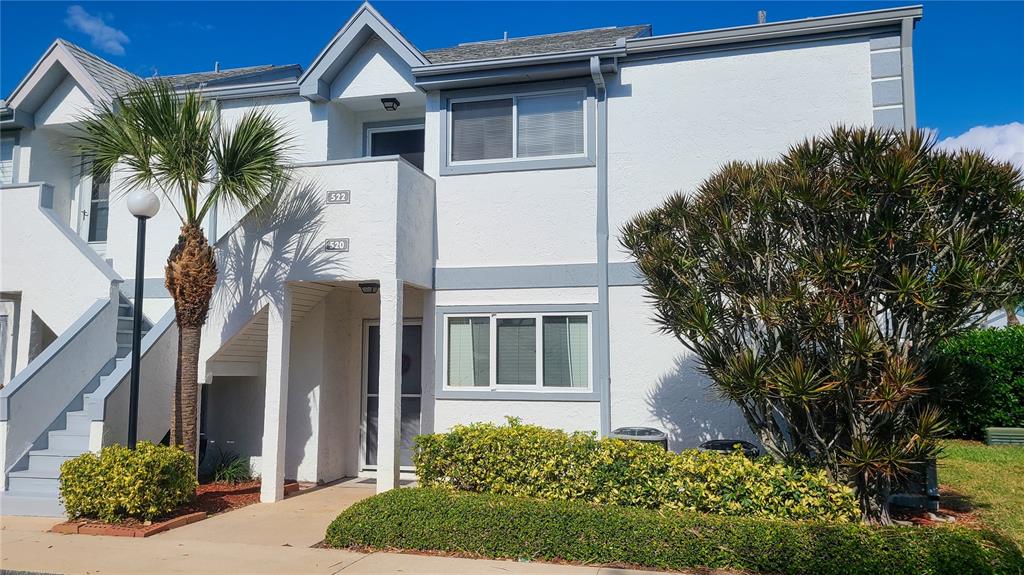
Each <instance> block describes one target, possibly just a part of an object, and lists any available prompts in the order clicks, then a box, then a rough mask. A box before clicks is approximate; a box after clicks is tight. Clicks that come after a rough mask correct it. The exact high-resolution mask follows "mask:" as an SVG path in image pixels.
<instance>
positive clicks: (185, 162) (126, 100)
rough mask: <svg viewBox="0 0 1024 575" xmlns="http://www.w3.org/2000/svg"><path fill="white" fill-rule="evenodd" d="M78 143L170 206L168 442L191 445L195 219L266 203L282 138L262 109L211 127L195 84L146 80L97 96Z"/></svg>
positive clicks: (202, 271)
mask: <svg viewBox="0 0 1024 575" xmlns="http://www.w3.org/2000/svg"><path fill="white" fill-rule="evenodd" d="M77 142H78V148H79V150H80V152H81V153H82V154H83V156H84V157H87V158H89V165H90V167H91V170H92V171H93V173H94V174H111V175H116V176H117V178H116V179H115V178H111V180H112V181H113V182H114V183H115V184H116V185H118V187H119V190H118V191H119V192H120V193H127V192H129V191H131V190H134V189H137V188H149V189H153V190H154V191H157V192H158V193H159V194H160V195H162V196H163V197H164V199H165V205H169V206H171V207H172V208H174V210H175V211H176V212H177V215H178V217H179V218H180V220H181V231H180V233H179V235H178V240H177V243H176V244H175V245H174V246H173V247H172V248H171V251H170V255H169V256H168V258H167V266H166V268H165V280H166V286H167V290H168V292H170V294H171V297H172V298H173V300H174V312H175V319H176V321H177V325H178V371H177V383H176V386H175V393H174V403H173V405H172V410H171V422H170V428H171V442H172V444H174V445H181V446H183V447H184V449H185V450H186V451H187V452H189V453H192V454H195V453H196V441H197V428H196V427H197V424H198V418H197V408H198V392H199V386H198V375H199V372H198V369H199V346H200V336H201V334H202V327H203V324H204V323H205V322H206V316H207V313H208V312H209V309H210V298H211V296H212V293H213V287H214V284H215V283H216V281H217V263H216V261H215V260H214V254H213V248H212V247H211V246H210V244H209V242H208V241H207V238H206V235H205V233H204V232H203V227H202V225H203V222H204V220H205V218H206V216H207V214H208V213H209V212H210V210H213V209H216V207H217V206H218V205H220V206H228V207H237V208H240V209H242V210H251V209H254V208H256V207H259V206H262V207H267V206H266V204H267V202H268V201H270V199H271V198H273V197H274V195H273V193H272V190H273V189H275V187H276V186H278V184H280V183H281V182H282V181H283V180H284V179H285V178H286V169H285V165H286V159H287V154H288V150H289V148H290V136H289V135H288V134H287V133H286V130H285V129H284V126H283V124H282V123H281V122H280V121H279V120H277V119H275V118H274V117H273V116H272V115H270V114H269V113H268V112H267V111H265V110H263V109H253V110H251V111H249V112H247V113H245V114H244V115H242V117H241V118H240V119H238V121H237V122H235V123H233V124H232V125H226V126H221V125H220V124H219V121H218V117H217V113H216V109H215V108H214V107H212V106H210V105H208V102H206V101H204V99H203V97H202V95H201V94H200V93H199V92H196V91H189V92H186V93H179V92H177V91H176V90H175V89H174V87H173V86H171V85H170V84H168V83H166V82H163V81H159V80H150V81H146V82H141V83H139V84H137V85H136V86H134V87H132V88H131V89H130V90H129V91H128V92H127V93H126V94H125V95H123V96H122V97H120V98H118V99H117V100H116V101H114V102H112V103H107V104H100V105H99V107H98V109H97V110H96V111H95V112H92V113H89V114H87V115H86V116H84V117H83V118H81V122H80V124H79V130H78V133H77Z"/></svg>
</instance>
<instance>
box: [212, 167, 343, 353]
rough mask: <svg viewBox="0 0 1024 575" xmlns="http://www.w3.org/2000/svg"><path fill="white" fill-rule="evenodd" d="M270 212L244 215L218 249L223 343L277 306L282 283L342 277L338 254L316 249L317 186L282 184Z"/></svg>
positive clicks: (319, 225)
mask: <svg viewBox="0 0 1024 575" xmlns="http://www.w3.org/2000/svg"><path fill="white" fill-rule="evenodd" d="M268 206H269V208H268V209H258V210H254V211H253V212H251V213H249V214H248V215H246V216H245V217H244V218H243V219H242V221H241V222H240V223H239V224H238V226H237V228H236V229H235V230H233V231H232V232H231V233H229V234H228V236H227V237H226V238H225V239H224V240H222V241H221V242H220V244H221V245H218V250H217V266H218V267H219V269H220V280H219V283H218V286H217V290H216V292H217V294H216V301H215V304H216V307H218V308H220V309H222V310H226V311H225V320H224V325H223V329H222V331H221V336H222V341H227V338H228V337H230V336H231V334H233V333H235V332H237V331H238V330H239V329H240V328H241V327H242V326H244V325H245V323H246V322H248V321H249V320H250V319H251V318H252V316H253V315H255V314H256V313H257V312H258V311H260V310H261V309H263V307H264V306H265V305H267V304H268V303H272V304H275V305H280V304H281V303H282V302H283V300H284V290H283V287H284V285H285V282H286V281H289V280H301V281H317V280H332V279H336V278H337V277H338V276H339V275H342V274H343V273H344V270H345V268H344V266H343V265H342V264H341V263H340V262H338V261H336V259H335V257H334V256H336V255H337V254H330V253H328V252H325V251H324V249H323V246H322V245H321V244H320V242H321V240H322V238H321V235H322V234H321V233H320V232H321V230H322V229H323V225H324V224H323V194H321V193H320V189H319V187H318V186H317V185H315V184H312V183H294V182H289V183H286V184H282V185H281V186H280V187H278V188H277V189H276V190H275V191H274V193H273V196H272V201H271V202H270V203H268Z"/></svg>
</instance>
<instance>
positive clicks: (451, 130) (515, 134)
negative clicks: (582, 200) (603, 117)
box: [445, 87, 590, 166]
mask: <svg viewBox="0 0 1024 575" xmlns="http://www.w3.org/2000/svg"><path fill="white" fill-rule="evenodd" d="M574 93H575V94H580V95H582V96H583V97H582V105H583V109H582V112H583V151H582V152H580V153H579V154H559V155H554V156H528V157H524V158H521V157H519V98H525V97H530V96H549V95H552V94H574ZM489 100H512V156H511V157H508V158H491V159H487V160H455V159H454V152H455V151H454V149H453V148H452V141H453V139H454V137H455V114H454V112H453V109H454V105H455V104H461V103H465V102H485V101H489ZM447 108H448V109H447V110H446V112H447V113H446V116H447V121H448V130H447V132H448V134H447V141H446V142H445V149H446V154H447V156H448V157H447V158H446V161H447V162H448V165H449V166H479V165H487V164H503V163H508V162H529V161H537V160H560V159H575V158H587V157H589V155H590V148H589V147H590V133H589V126H588V122H587V90H586V88H583V87H579V88H556V89H551V90H536V91H532V92H510V93H507V94H494V95H488V96H474V97H465V98H450V99H449V100H448V107H447Z"/></svg>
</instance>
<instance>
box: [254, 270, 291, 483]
mask: <svg viewBox="0 0 1024 575" xmlns="http://www.w3.org/2000/svg"><path fill="white" fill-rule="evenodd" d="M283 289H284V294H283V295H282V297H281V301H280V302H272V303H271V304H270V305H269V306H268V307H269V310H268V311H269V313H268V316H269V317H268V318H267V386H266V399H265V404H264V410H263V452H262V454H261V456H260V476H261V481H262V485H261V486H260V501H261V502H263V503H273V502H274V501H280V500H282V499H284V454H285V431H286V430H287V429H288V357H289V355H290V352H291V331H292V296H291V290H289V289H288V285H287V284H285V285H284V287H283Z"/></svg>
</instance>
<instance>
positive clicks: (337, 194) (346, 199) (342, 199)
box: [327, 190, 352, 204]
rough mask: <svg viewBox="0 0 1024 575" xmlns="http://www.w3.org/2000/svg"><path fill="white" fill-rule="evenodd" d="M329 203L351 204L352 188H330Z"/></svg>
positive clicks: (328, 193)
mask: <svg viewBox="0 0 1024 575" xmlns="http://www.w3.org/2000/svg"><path fill="white" fill-rule="evenodd" d="M327 203H328V204H350V203H352V190H328V192H327Z"/></svg>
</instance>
